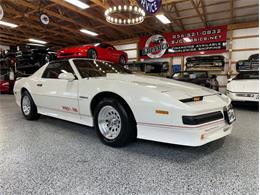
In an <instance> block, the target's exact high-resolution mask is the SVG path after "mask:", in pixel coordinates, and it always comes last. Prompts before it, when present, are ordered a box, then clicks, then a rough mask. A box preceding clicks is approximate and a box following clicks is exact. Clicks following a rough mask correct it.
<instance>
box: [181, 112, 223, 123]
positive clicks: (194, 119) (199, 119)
mask: <svg viewBox="0 0 260 195" xmlns="http://www.w3.org/2000/svg"><path fill="white" fill-rule="evenodd" d="M219 119H223V114H222V112H220V111H218V112H211V113H208V114H201V115H197V116H182V121H183V124H185V125H200V124H203V123H208V122H211V121H215V120H219Z"/></svg>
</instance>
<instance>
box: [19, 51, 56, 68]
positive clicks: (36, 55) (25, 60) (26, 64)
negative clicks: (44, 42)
mask: <svg viewBox="0 0 260 195" xmlns="http://www.w3.org/2000/svg"><path fill="white" fill-rule="evenodd" d="M55 59H56V53H55V52H53V51H50V50H48V49H46V48H23V49H22V50H20V51H17V52H16V69H17V70H25V69H26V71H29V72H27V73H33V72H35V71H36V70H38V69H39V67H41V66H43V65H44V64H46V63H47V62H49V61H52V60H55Z"/></svg>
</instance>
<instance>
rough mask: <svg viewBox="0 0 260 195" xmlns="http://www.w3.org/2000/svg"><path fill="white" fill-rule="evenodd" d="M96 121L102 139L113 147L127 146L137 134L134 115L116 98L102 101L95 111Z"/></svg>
mask: <svg viewBox="0 0 260 195" xmlns="http://www.w3.org/2000/svg"><path fill="white" fill-rule="evenodd" d="M94 123H95V128H96V130H97V133H98V135H99V138H100V139H101V141H102V142H103V143H104V144H106V145H109V146H112V147H121V146H125V145H127V144H128V143H129V142H130V141H132V140H133V137H134V136H135V135H136V134H135V132H136V125H135V123H134V120H133V117H132V116H131V114H130V113H128V112H127V110H126V109H125V107H124V106H123V105H122V104H121V103H120V102H118V101H116V100H115V99H110V98H105V99H103V100H102V101H100V103H99V104H98V105H97V106H96V108H95V111H94Z"/></svg>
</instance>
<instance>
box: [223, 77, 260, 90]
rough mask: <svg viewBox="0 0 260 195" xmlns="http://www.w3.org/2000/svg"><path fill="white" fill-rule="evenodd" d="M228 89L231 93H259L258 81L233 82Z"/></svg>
mask: <svg viewBox="0 0 260 195" xmlns="http://www.w3.org/2000/svg"><path fill="white" fill-rule="evenodd" d="M227 89H228V90H229V91H231V92H251V93H259V80H258V79H241V80H232V81H231V82H230V83H228V86H227Z"/></svg>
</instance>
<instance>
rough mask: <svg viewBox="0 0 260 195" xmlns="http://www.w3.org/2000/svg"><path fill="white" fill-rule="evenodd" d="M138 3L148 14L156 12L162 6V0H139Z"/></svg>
mask: <svg viewBox="0 0 260 195" xmlns="http://www.w3.org/2000/svg"><path fill="white" fill-rule="evenodd" d="M138 4H139V6H140V7H141V8H143V9H144V10H145V12H146V13H147V14H155V13H156V12H157V11H158V10H159V9H160V7H161V0H139V1H138Z"/></svg>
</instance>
